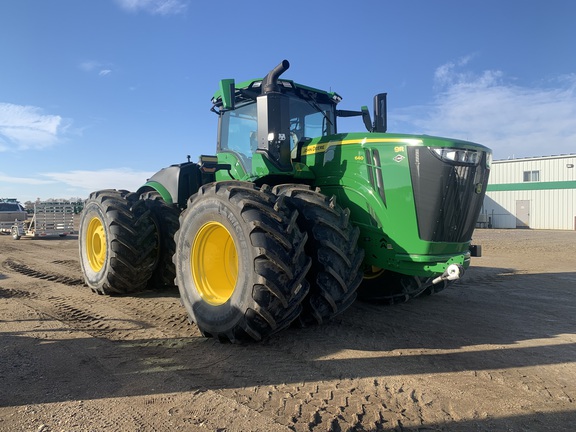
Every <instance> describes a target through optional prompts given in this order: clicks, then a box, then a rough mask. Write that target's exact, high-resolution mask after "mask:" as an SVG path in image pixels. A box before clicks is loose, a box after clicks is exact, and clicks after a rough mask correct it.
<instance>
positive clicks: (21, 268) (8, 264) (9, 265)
mask: <svg viewBox="0 0 576 432" xmlns="http://www.w3.org/2000/svg"><path fill="white" fill-rule="evenodd" d="M2 265H3V267H4V268H6V269H8V270H12V271H15V272H17V273H20V274H23V275H25V276H29V277H33V278H37V279H43V280H46V281H49V282H57V283H61V284H64V285H69V286H77V285H84V280H82V279H79V278H70V277H68V276H64V275H61V274H57V273H46V272H43V271H40V270H34V269H33V268H30V267H29V266H28V265H26V264H23V263H20V262H17V261H15V260H12V259H7V260H5V261H4V262H3V264H2Z"/></svg>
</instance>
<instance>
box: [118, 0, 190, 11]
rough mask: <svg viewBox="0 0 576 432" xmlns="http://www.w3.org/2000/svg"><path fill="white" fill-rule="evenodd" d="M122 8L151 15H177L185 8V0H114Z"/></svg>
mask: <svg viewBox="0 0 576 432" xmlns="http://www.w3.org/2000/svg"><path fill="white" fill-rule="evenodd" d="M116 2H117V3H118V4H119V5H120V6H121V7H122V8H124V9H126V10H127V11H130V12H138V11H140V10H142V11H145V12H147V13H150V14H152V15H177V14H180V13H183V12H184V11H185V10H186V8H187V6H188V5H187V2H186V1H185V0H116Z"/></svg>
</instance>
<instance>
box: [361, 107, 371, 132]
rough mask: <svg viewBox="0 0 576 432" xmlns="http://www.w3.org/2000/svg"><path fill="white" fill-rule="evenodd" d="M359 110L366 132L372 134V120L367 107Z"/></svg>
mask: <svg viewBox="0 0 576 432" xmlns="http://www.w3.org/2000/svg"><path fill="white" fill-rule="evenodd" d="M360 110H361V112H362V121H363V122H364V126H366V130H367V131H368V132H374V131H373V130H372V119H371V118H370V111H368V107H367V106H362V108H360Z"/></svg>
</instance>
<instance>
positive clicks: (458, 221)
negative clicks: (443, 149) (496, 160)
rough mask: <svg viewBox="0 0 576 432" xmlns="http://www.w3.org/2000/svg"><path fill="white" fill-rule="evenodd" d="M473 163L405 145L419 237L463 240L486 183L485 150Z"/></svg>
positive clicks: (471, 228) (470, 228)
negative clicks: (450, 159) (446, 158)
mask: <svg viewBox="0 0 576 432" xmlns="http://www.w3.org/2000/svg"><path fill="white" fill-rule="evenodd" d="M480 153H481V157H480V158H479V159H478V161H477V163H476V164H474V163H467V162H455V161H448V160H444V159H442V158H441V157H439V156H438V153H434V151H433V150H431V149H430V148H428V147H409V148H408V157H409V163H410V174H411V177H412V187H413V190H414V201H415V204H416V215H417V218H418V230H419V233H420V238H421V239H422V240H426V241H432V242H457V243H460V242H467V241H469V240H470V239H471V237H472V232H473V231H474V227H475V225H476V220H477V219H478V215H479V214H480V210H481V208H482V201H483V199H484V194H485V192H486V186H487V184H488V175H489V172H490V170H489V169H488V167H487V164H486V153H485V152H483V151H482V152H480Z"/></svg>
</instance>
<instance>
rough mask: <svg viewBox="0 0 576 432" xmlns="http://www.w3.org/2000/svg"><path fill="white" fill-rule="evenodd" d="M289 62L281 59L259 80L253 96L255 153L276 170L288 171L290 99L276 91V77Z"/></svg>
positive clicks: (290, 164)
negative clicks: (255, 111)
mask: <svg viewBox="0 0 576 432" xmlns="http://www.w3.org/2000/svg"><path fill="white" fill-rule="evenodd" d="M289 67H290V63H289V62H288V60H283V61H282V63H280V64H279V65H278V66H276V67H275V68H274V69H272V70H271V71H270V72H269V73H268V75H266V76H265V77H264V79H263V80H262V90H261V94H260V96H258V97H257V99H256V101H257V111H258V149H257V150H256V152H257V153H260V154H262V155H263V156H264V157H265V158H266V159H268V160H269V161H270V162H271V163H272V165H273V166H274V167H275V169H272V170H271V171H276V172H284V173H285V172H291V171H292V159H291V157H290V103H289V97H288V96H287V95H285V94H283V93H282V92H281V91H280V87H279V86H278V77H279V76H280V75H282V74H283V73H284V72H285V71H286V70H287V69H288V68H289Z"/></svg>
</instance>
